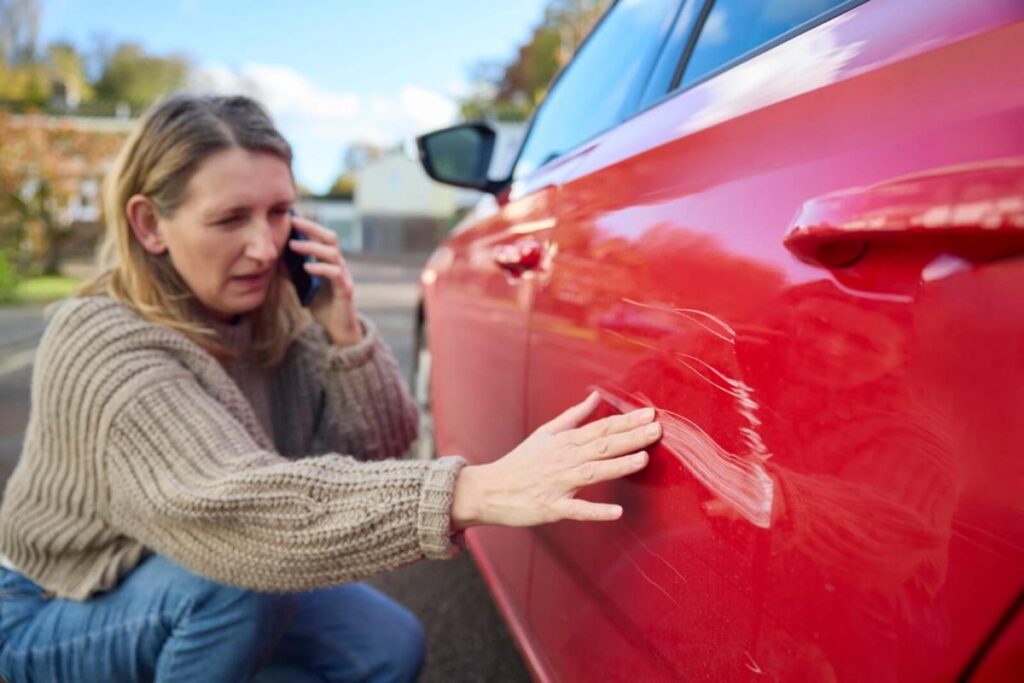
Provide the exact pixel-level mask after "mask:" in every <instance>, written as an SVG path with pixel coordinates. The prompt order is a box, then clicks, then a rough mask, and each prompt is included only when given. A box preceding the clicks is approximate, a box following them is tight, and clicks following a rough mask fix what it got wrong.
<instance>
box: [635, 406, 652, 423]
mask: <svg viewBox="0 0 1024 683" xmlns="http://www.w3.org/2000/svg"><path fill="white" fill-rule="evenodd" d="M636 414H637V415H638V416H639V417H640V419H641V420H653V419H654V408H641V409H640V410H638V411H636Z"/></svg>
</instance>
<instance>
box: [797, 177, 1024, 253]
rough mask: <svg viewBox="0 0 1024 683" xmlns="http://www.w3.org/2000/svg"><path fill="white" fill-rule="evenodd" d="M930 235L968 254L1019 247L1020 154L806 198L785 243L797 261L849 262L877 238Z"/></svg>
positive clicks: (1022, 247) (1022, 215)
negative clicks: (796, 257)
mask: <svg viewBox="0 0 1024 683" xmlns="http://www.w3.org/2000/svg"><path fill="white" fill-rule="evenodd" d="M908 239H915V240H917V239H929V240H935V241H936V243H937V244H939V245H940V246H941V247H943V248H944V249H948V250H950V251H952V252H956V253H958V254H960V255H962V256H964V257H965V258H971V259H978V260H988V259H993V258H1001V257H1005V256H1009V255H1012V254H1015V253H1020V252H1022V251H1024V159H1016V158H1015V159H1005V160H998V161H991V162H984V163H979V164H970V165H963V166H957V167H952V168H944V169H938V170H935V171H929V172H926V173H920V174H916V175H912V176H905V177H902V178H897V179H895V180H891V181H887V182H884V183H879V184H877V185H872V186H869V187H864V188H856V189H853V190H848V191H843V192H837V193H834V194H829V195H825V196H822V197H817V198H815V199H812V200H810V201H808V202H806V203H805V204H804V205H803V207H802V208H801V210H800V212H799V213H798V214H797V217H796V219H795V220H794V222H793V224H792V226H791V227H790V229H789V231H788V232H787V233H786V237H785V241H784V244H785V245H786V248H787V249H789V250H790V251H791V252H793V253H794V254H796V255H797V256H798V257H799V258H800V259H802V260H804V261H807V262H810V263H815V264H818V265H824V266H827V267H841V266H844V265H849V264H851V263H852V262H854V261H856V260H857V259H858V258H860V256H861V255H863V254H864V253H865V252H866V250H867V249H868V246H869V245H870V244H871V243H874V242H890V243H892V242H901V241H904V240H908Z"/></svg>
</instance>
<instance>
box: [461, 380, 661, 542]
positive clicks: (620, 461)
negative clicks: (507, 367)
mask: <svg viewBox="0 0 1024 683" xmlns="http://www.w3.org/2000/svg"><path fill="white" fill-rule="evenodd" d="M600 400H601V399H600V396H599V395H598V394H597V393H596V392H594V393H592V394H590V396H588V397H587V398H586V399H585V400H584V401H583V402H582V403H578V404H576V405H574V406H572V407H571V408H569V409H568V410H566V411H565V412H564V413H562V414H561V415H559V416H558V417H556V418H555V419H553V420H551V421H550V422H548V423H547V424H545V425H543V426H541V427H540V428H538V429H537V431H535V432H534V433H533V434H531V435H530V436H529V437H527V439H526V440H525V441H523V443H521V444H520V445H519V446H517V447H516V448H515V449H514V450H513V451H512V452H511V453H509V454H508V455H506V456H505V457H503V458H501V459H500V460H497V461H495V462H493V463H488V464H486V465H471V466H468V467H464V468H463V469H462V470H461V471H460V472H459V476H458V479H457V480H456V482H455V496H454V500H453V502H452V513H451V517H452V527H453V529H456V530H458V529H464V528H466V527H469V526H475V525H478V524H499V525H503V526H533V525H537V524H545V523H548V522H556V521H558V520H562V519H575V520H585V521H608V520H614V519H618V518H619V517H621V516H622V507H621V506H619V505H613V504H607V503H593V502H590V501H585V500H580V499H578V498H576V497H575V495H576V492H577V491H579V490H580V489H581V488H583V487H585V486H589V485H591V484H596V483H598V482H602V481H609V480H612V479H618V478H620V477H624V476H626V475H629V474H633V473H634V472H637V471H639V470H641V469H643V467H644V466H646V465H647V461H648V455H647V452H646V451H645V450H643V449H644V448H646V447H647V446H650V445H651V444H653V443H654V442H656V441H657V440H658V439H660V438H661V425H660V424H659V423H658V422H655V421H654V417H655V413H654V409H653V408H641V409H640V410H635V411H633V412H630V413H626V414H624V415H614V416H612V417H606V418H604V419H601V420H596V421H594V422H591V423H590V424H587V425H584V426H582V427H580V426H579V425H580V424H582V423H583V422H584V421H585V420H586V419H587V418H588V417H590V415H591V414H593V412H594V410H595V409H596V408H597V406H598V404H599V403H600Z"/></svg>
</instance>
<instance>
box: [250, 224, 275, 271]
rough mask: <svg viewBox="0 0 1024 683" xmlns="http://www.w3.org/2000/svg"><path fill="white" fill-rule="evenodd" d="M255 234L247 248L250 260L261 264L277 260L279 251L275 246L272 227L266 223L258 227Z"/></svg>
mask: <svg viewBox="0 0 1024 683" xmlns="http://www.w3.org/2000/svg"><path fill="white" fill-rule="evenodd" d="M253 233H254V234H253V235H252V237H251V238H250V239H249V244H248V245H247V248H246V254H247V255H248V256H249V258H251V259H253V260H254V261H257V262H259V263H261V264H267V263H270V262H271V261H273V260H275V259H276V258H277V253H278V250H277V247H276V246H275V245H274V233H273V231H272V230H271V227H270V225H269V224H267V223H264V224H262V225H259V226H256V228H255V230H254V231H253Z"/></svg>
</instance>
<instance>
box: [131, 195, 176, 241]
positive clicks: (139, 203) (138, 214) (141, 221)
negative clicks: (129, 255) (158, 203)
mask: <svg viewBox="0 0 1024 683" xmlns="http://www.w3.org/2000/svg"><path fill="white" fill-rule="evenodd" d="M124 211H125V215H127V217H128V224H129V225H130V226H131V228H132V232H133V233H135V239H137V240H138V241H139V244H141V245H142V248H143V249H145V250H146V251H148V252H149V253H151V254H156V255H159V254H162V253H164V252H165V251H167V244H166V243H165V242H164V238H163V235H162V234H161V230H160V221H159V220H157V215H156V208H155V207H154V206H153V202H152V201H150V199H149V197H146V196H145V195H141V194H136V195H132V197H131V198H130V199H129V200H128V203H127V204H126V205H125V207H124Z"/></svg>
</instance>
